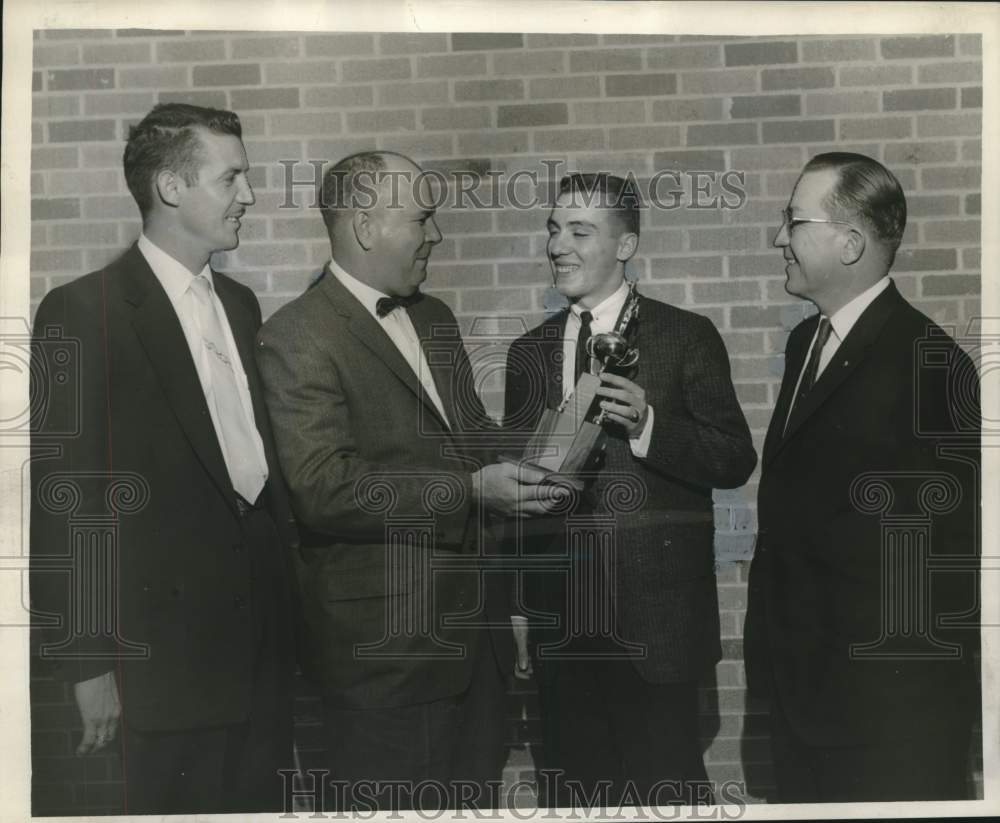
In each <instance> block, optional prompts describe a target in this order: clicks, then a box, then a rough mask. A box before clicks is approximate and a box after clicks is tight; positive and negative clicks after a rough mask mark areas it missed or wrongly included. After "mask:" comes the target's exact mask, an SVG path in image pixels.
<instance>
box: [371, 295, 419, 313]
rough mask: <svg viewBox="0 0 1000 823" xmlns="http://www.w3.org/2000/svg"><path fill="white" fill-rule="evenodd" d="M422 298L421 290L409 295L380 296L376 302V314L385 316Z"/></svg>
mask: <svg viewBox="0 0 1000 823" xmlns="http://www.w3.org/2000/svg"><path fill="white" fill-rule="evenodd" d="M419 299H420V292H414V293H413V294H411V295H410V296H409V297H380V298H379V299H378V302H377V303H376V304H375V314H377V315H378V316H379V317H385V316H386V315H388V314H389V313H390V312H393V311H395V310H396V309H398V308H400V307H402V308H404V309H405V308H406V307H407V306H412V305H413V304H414V303H416V302H417V301H418V300H419Z"/></svg>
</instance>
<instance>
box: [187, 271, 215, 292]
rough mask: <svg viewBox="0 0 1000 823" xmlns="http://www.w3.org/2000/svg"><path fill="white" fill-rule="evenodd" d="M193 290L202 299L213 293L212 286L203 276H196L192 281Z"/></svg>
mask: <svg viewBox="0 0 1000 823" xmlns="http://www.w3.org/2000/svg"><path fill="white" fill-rule="evenodd" d="M191 288H192V289H193V290H194V291H195V292H196V293H197V294H199V295H200V296H202V297H208V295H210V294H211V293H212V284H211V283H210V282H208V278H207V277H205V276H204V275H202V274H196V275H195V276H194V277H193V278H192V279H191Z"/></svg>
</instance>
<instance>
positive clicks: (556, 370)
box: [542, 309, 575, 409]
mask: <svg viewBox="0 0 1000 823" xmlns="http://www.w3.org/2000/svg"><path fill="white" fill-rule="evenodd" d="M568 318H569V309H566V310H564V311H562V312H561V313H560V314H557V315H556V316H555V317H553V318H552V319H551V320H549V321H548V322H547V323H546V324H545V325H544V326H542V334H543V338H542V362H543V363H544V369H545V406H546V408H549V409H555V408H558V407H559V404H560V403H562V401H563V394H564V393H565V386H563V371H562V357H556V356H555V355H556V354H557V353H558V354H561V353H562V348H563V339H564V338H565V337H566V321H567V319H568ZM552 328H555V329H556V330H557V331H556V333H554V334H553V333H552V332H551V331H550V330H551V329H552ZM574 388H575V387H574Z"/></svg>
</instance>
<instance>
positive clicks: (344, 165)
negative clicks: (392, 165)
mask: <svg viewBox="0 0 1000 823" xmlns="http://www.w3.org/2000/svg"><path fill="white" fill-rule="evenodd" d="M386 154H387V152H381V151H362V152H358V153H357V154H352V155H350V156H349V157H345V158H344V159H343V160H340V161H338V162H337V163H336V164H334V165H333V166H331V167H330V168H329V169H327V170H326V172H325V173H324V174H323V183H322V186H321V187H320V191H319V209H320V214H322V215H323V224H324V225H325V226H326V230H327V232H331V231H332V230H333V227H334V224H335V223H336V221H337V218H338V216H339V215H342V214H348V213H350V211H351V210H352V209H353V208H355V205H356V202H355V201H356V200H358V197H357V196H356V195H359V194H360V192H359V189H360V188H361V187H360V186H359V185H358V184H359V179H360V178H362V177H365V178H367V183H368V188H367V189H366V190H365V191H366V194H365V197H367V196H368V194H367V192H370V191H371V188H370V187H371V186H372V185H375V184H376V183H377V182H378V176H379V172H384V171H385V170H386V169H387V168H388V164H387V163H386V162H385V155H386Z"/></svg>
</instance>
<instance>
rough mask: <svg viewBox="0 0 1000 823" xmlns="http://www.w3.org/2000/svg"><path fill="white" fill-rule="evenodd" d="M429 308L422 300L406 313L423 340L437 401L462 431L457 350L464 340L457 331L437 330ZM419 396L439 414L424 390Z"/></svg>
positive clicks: (455, 425)
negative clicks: (456, 396) (456, 392)
mask: <svg viewBox="0 0 1000 823" xmlns="http://www.w3.org/2000/svg"><path fill="white" fill-rule="evenodd" d="M428 305H429V304H428V303H427V302H426V301H424V300H420V301H418V302H417V303H416V304H415V305H413V306H411V307H410V308H408V309H406V313H407V314H408V315H409V317H410V322H411V323H413V328H414V329H415V330H416V332H417V337H418V338H419V339H420V348H421V349H422V351H423V353H424V359H425V360H426V361H427V366H428V368H430V370H431V379H432V380H433V381H434V386H435V388H436V389H437V392H438V397H440V398H441V403H442V405H443V406H444V410H445V414H447V415H448V419H449V420H450V421H451V424H452V426H454V427H456V428H458V429H461V428H462V425H461V423H460V421H459V419H458V417H457V416H456V415H457V413H458V409H456V407H455V377H456V375H455V370H456V369H457V368H458V363H459V360H458V352H457V351H456V346H461V345H462V337H461V335H460V334H459V333H458V329H457V328H451V329H440V328H435V326H434V323H433V321H432V320H431V318H430V317H428V315H427V310H426V309H427V306H428ZM452 333H453V334H452ZM420 395H421V397H422V399H423V401H424V403H425V405H426V406H427V407H428V408H430V409H431V410H433V411H434V413H435V414H437V407H436V406H435V405H434V403H433V402H432V401H431V399H430V398H429V397H427V392H425V391H423V390H421V392H420ZM438 417H440V415H438ZM441 422H442V423H443V422H444V421H443V420H442V421H441ZM449 428H450V427H449Z"/></svg>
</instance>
